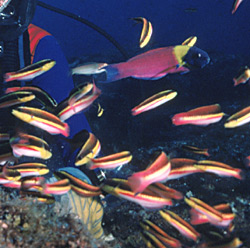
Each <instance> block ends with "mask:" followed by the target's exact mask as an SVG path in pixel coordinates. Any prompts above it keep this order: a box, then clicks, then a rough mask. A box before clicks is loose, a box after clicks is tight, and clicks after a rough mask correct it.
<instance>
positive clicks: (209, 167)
mask: <svg viewBox="0 0 250 248" xmlns="http://www.w3.org/2000/svg"><path fill="white" fill-rule="evenodd" d="M194 167H196V168H197V169H200V170H203V171H204V172H209V173H213V174H216V175H218V176H221V177H235V178H237V179H243V172H242V170H241V169H238V168H233V167H231V166H229V165H227V164H224V163H221V162H217V161H212V160H201V161H198V163H196V164H194Z"/></svg>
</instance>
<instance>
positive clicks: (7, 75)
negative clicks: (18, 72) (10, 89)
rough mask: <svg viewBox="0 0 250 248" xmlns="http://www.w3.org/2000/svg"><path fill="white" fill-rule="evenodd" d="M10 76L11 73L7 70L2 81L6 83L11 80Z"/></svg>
mask: <svg viewBox="0 0 250 248" xmlns="http://www.w3.org/2000/svg"><path fill="white" fill-rule="evenodd" d="M11 76H12V73H11V72H7V73H5V74H4V75H3V82H4V83H7V82H9V81H11Z"/></svg>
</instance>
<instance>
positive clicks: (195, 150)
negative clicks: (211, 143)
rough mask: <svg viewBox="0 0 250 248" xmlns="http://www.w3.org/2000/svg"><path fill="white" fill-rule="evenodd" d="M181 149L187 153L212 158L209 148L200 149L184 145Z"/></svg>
mask: <svg viewBox="0 0 250 248" xmlns="http://www.w3.org/2000/svg"><path fill="white" fill-rule="evenodd" d="M181 148H182V149H183V150H185V151H188V152H192V153H195V154H200V155H205V156H207V157H209V156H210V155H209V153H208V149H207V148H199V147H195V146H189V145H183V146H182V147H181Z"/></svg>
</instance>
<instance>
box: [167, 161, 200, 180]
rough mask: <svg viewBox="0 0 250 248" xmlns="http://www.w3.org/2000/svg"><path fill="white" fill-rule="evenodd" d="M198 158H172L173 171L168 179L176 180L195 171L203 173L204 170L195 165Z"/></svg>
mask: <svg viewBox="0 0 250 248" xmlns="http://www.w3.org/2000/svg"><path fill="white" fill-rule="evenodd" d="M195 163H197V160H194V159H189V158H172V159H171V171H170V173H169V175H168V178H167V180H174V179H178V178H181V177H185V176H188V175H191V174H194V173H201V172H203V171H202V170H200V169H198V168H196V167H194V164H195Z"/></svg>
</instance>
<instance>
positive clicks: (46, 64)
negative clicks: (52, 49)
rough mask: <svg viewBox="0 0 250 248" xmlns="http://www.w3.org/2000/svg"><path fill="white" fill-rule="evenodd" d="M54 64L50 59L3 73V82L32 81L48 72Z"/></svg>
mask: <svg viewBox="0 0 250 248" xmlns="http://www.w3.org/2000/svg"><path fill="white" fill-rule="evenodd" d="M55 64H56V62H55V61H54V60H51V59H44V60H41V61H38V62H36V63H34V64H31V65H29V66H26V67H24V68H22V69H21V70H19V71H16V72H7V73H5V74H4V82H10V81H13V80H20V81H22V80H23V81H28V80H32V79H34V78H35V77H38V76H40V75H41V74H43V73H45V72H47V71H49V70H50V69H51V68H52V67H53V66H54V65H55Z"/></svg>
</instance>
